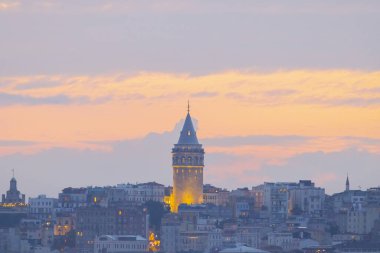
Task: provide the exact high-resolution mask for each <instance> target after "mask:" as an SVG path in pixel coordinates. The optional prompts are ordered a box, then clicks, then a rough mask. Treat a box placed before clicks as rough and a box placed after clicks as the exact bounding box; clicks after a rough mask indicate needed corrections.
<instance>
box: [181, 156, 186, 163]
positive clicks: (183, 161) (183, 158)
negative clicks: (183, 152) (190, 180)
mask: <svg viewBox="0 0 380 253" xmlns="http://www.w3.org/2000/svg"><path fill="white" fill-rule="evenodd" d="M181 162H182V164H185V163H186V158H185V157H184V156H182V161H181Z"/></svg>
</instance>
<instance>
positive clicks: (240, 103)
mask: <svg viewBox="0 0 380 253" xmlns="http://www.w3.org/2000/svg"><path fill="white" fill-rule="evenodd" d="M379 81H380V72H361V71H350V70H326V71H323V70H321V71H315V70H297V71H278V72H270V73H256V72H238V71H228V72H222V73H212V74H208V75H202V76H190V75H187V74H170V73H146V72H142V73H139V74H136V75H129V76H128V75H123V74H113V75H99V76H62V75H56V76H44V75H39V76H20V77H0V82H1V83H2V86H1V87H0V97H1V96H3V97H6V98H7V99H8V100H7V101H8V102H7V103H4V102H3V103H2V102H1V101H0V122H1V124H0V131H1V133H2V139H9V140H13V139H21V140H28V141H39V142H41V141H42V142H49V143H50V142H53V143H58V144H59V143H65V142H70V143H79V142H83V141H88V140H94V141H102V140H118V139H129V138H138V137H142V136H144V135H146V134H147V133H149V132H163V131H167V130H170V129H172V127H173V126H174V125H175V123H176V122H177V121H178V119H179V118H180V117H184V113H185V109H186V101H187V99H190V100H191V111H192V115H193V117H195V118H196V119H198V121H199V131H198V135H199V137H200V138H207V137H214V136H236V135H243V136H244V135H263V134H267V135H302V136H332V137H342V136H356V137H368V138H380V92H379V89H380V84H379V83H380V82H379ZM25 98H27V99H29V100H26V101H25ZM22 99H24V100H22ZM55 99H61V100H60V101H59V103H58V102H57V101H55ZM3 101H4V100H3ZM28 101H29V102H28ZM30 101H33V102H30ZM329 143H330V144H329V145H330V146H329V149H331V150H333V149H334V146H337V145H339V143H337V142H329ZM311 145H322V144H321V143H313V144H311ZM325 146H326V145H325ZM325 148H326V147H325ZM372 148H374V149H376V148H375V147H372Z"/></svg>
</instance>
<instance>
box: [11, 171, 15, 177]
mask: <svg viewBox="0 0 380 253" xmlns="http://www.w3.org/2000/svg"><path fill="white" fill-rule="evenodd" d="M12 177H13V178H14V177H15V169H12Z"/></svg>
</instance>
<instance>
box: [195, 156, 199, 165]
mask: <svg viewBox="0 0 380 253" xmlns="http://www.w3.org/2000/svg"><path fill="white" fill-rule="evenodd" d="M198 164H199V163H198V157H197V156H196V157H195V165H198Z"/></svg>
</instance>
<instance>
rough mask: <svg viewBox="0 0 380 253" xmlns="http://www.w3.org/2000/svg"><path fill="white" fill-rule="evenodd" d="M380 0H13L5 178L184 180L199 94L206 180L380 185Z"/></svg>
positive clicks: (39, 181)
mask: <svg viewBox="0 0 380 253" xmlns="http://www.w3.org/2000/svg"><path fill="white" fill-rule="evenodd" d="M379 24H380V2H379V1H375V0H374V1H348V0H344V1H239V0H238V1H224V0H220V1H200V0H199V1H145V0H139V1H126V0H120V1H99V0H91V1H90V0H88V1H53V0H49V1H47V0H46V1H45V0H40V1H27V0H25V1H17V0H12V1H4V0H0V36H1V37H0V171H1V175H2V176H1V177H0V192H1V193H5V191H6V190H7V189H8V187H9V180H10V178H11V176H12V172H11V170H12V169H15V176H16V178H17V180H18V186H19V189H20V191H21V192H22V193H26V194H27V197H34V196H37V195H38V194H42V193H46V194H47V195H48V196H57V194H58V192H60V191H61V190H62V189H63V188H65V187H68V186H72V187H79V186H84V187H85V186H90V185H98V186H104V185H114V184H117V183H126V182H131V183H136V182H147V181H157V182H159V183H162V184H165V185H169V184H172V169H171V148H172V146H173V144H174V143H176V142H177V140H178V137H179V132H180V129H181V127H182V123H183V120H184V118H185V116H186V110H187V101H188V100H190V106H191V115H192V117H193V119H194V121H195V124H196V125H197V129H198V130H197V135H198V138H199V140H200V142H201V143H203V145H204V148H205V151H206V156H205V164H206V166H205V176H204V181H205V183H211V184H214V185H216V186H219V187H223V188H228V189H233V188H236V187H252V186H254V185H258V184H261V183H263V182H265V181H298V180H300V179H311V180H313V181H315V182H316V184H317V185H318V186H321V187H325V188H326V192H327V193H330V194H331V193H334V192H338V191H342V190H344V184H345V178H346V175H347V173H348V174H349V176H350V182H351V188H353V189H359V188H362V189H367V188H369V187H376V186H379V185H380V181H379V178H380V43H379V41H380V29H379Z"/></svg>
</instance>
